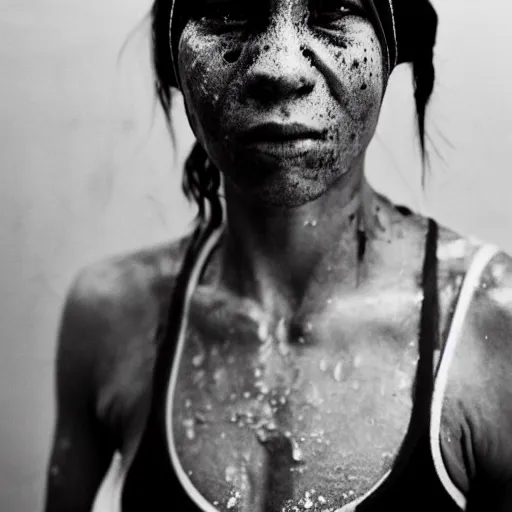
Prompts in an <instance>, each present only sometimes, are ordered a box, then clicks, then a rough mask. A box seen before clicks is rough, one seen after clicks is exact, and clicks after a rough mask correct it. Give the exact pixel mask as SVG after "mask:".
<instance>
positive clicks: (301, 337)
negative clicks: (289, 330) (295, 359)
mask: <svg viewBox="0 0 512 512" xmlns="http://www.w3.org/2000/svg"><path fill="white" fill-rule="evenodd" d="M298 342H299V343H300V344H301V345H304V343H306V340H305V338H304V337H303V336H299V339H298Z"/></svg>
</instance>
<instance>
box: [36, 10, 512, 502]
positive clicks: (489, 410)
mask: <svg viewBox="0 0 512 512" xmlns="http://www.w3.org/2000/svg"><path fill="white" fill-rule="evenodd" d="M228 5H229V6H231V7H230V8H233V5H235V6H236V5H237V4H236V2H235V3H234V4H233V3H231V2H229V3H228ZM313 5H331V4H330V3H329V2H325V3H324V4H320V2H318V4H315V3H314V2H313ZM337 5H338V4H337ZM309 6H310V2H306V1H305V0H296V1H285V0H272V1H270V2H262V3H258V4H257V6H256V7H253V8H254V9H255V11H254V12H252V14H251V18H250V19H251V22H250V23H248V24H242V25H240V23H241V22H244V18H243V16H244V15H245V14H243V13H242V15H241V14H240V12H239V11H237V10H236V9H235V11H234V12H230V17H229V18H228V22H229V23H228V25H229V26H228V27H226V26H225V25H226V22H225V21H224V22H222V23H221V22H220V21H219V20H222V19H223V18H219V16H218V15H217V17H214V16H213V14H212V13H213V12H215V11H214V10H213V11H212V10H209V11H207V12H205V13H202V15H201V16H198V17H197V18H194V19H192V20H190V21H189V22H188V23H187V25H186V26H185V28H184V31H183V35H182V38H181V42H180V49H179V69H180V74H181V76H180V78H181V82H182V84H183V93H184V98H185V104H186V107H187V112H188V116H189V119H190V122H191V126H192V128H193V130H194V132H195V134H196V136H197V138H198V140H199V141H200V142H201V144H202V145H203V146H204V147H205V149H206V150H207V153H208V155H209V157H210V159H211V161H212V162H213V163H214V164H215V165H216V166H217V167H218V168H219V169H221V171H222V173H223V175H224V177H225V195H226V205H227V207H226V214H227V223H226V225H227V227H226V229H225V231H224V233H223V236H222V239H221V243H220V245H219V247H218V248H217V249H216V251H215V253H214V254H213V256H212V258H211V259H210V261H209V263H208V267H207V271H206V272H205V275H204V277H203V280H202V281H201V283H200V285H199V286H198V288H197V289H196V291H195V293H194V294H193V297H192V299H191V308H190V317H189V325H188V330H187V334H186V345H185V352H184V355H183V358H182V360H181V361H180V362H179V363H180V366H179V378H178V384H177V388H176V390H175V401H174V404H175V406H174V409H173V411H172V413H173V428H174V431H175V436H176V446H177V448H178V455H179V457H180V461H181V463H182V465H183V467H184V469H185V471H186V472H187V473H188V474H189V476H190V478H191V480H192V481H193V483H194V484H195V485H196V487H197V488H198V489H199V490H200V492H201V493H202V494H203V495H204V496H205V497H206V498H207V499H209V500H210V501H211V502H212V503H214V502H218V504H219V507H220V508H221V509H225V508H227V507H228V504H229V505H232V507H231V506H230V507H229V509H230V510H235V511H262V512H263V511H265V510H269V511H274V510H282V508H283V507H284V509H285V510H293V507H294V506H300V507H302V508H304V507H306V509H308V508H309V507H308V506H307V505H308V504H309V501H311V500H312V496H313V494H314V495H315V496H317V498H315V500H317V501H318V503H317V501H315V503H317V505H318V506H322V507H324V505H325V507H324V508H325V509H327V510H335V509H337V508H339V507H341V506H343V505H345V504H346V503H349V502H351V501H353V500H354V499H355V498H357V497H358V496H361V495H362V494H364V493H365V492H367V491H368V490H369V489H370V488H371V487H372V486H373V485H374V484H375V483H376V482H377V481H378V480H379V479H380V478H381V477H382V476H383V475H384V474H385V473H386V471H387V470H388V469H389V468H390V465H391V462H392V460H393V458H394V456H395V455H396V454H397V452H398V449H399V446H400V444H401V442H402V440H403V437H404V435H405V432H406V430H407V426H408V423H409V419H410V413H411V407H412V400H411V396H412V387H413V380H414V375H415V368H416V366H415V365H416V360H417V355H418V340H417V328H418V324H419V313H420V305H421V299H422V292H421V288H420V281H421V269H422V264H423V257H424V252H425V247H424V242H425V235H426V221H425V219H422V218H420V217H418V216H414V215H412V216H404V215H403V214H402V213H400V211H399V210H397V209H396V208H395V207H394V206H393V205H392V204H390V203H389V201H387V200H386V199H385V198H383V197H381V196H379V195H378V194H377V193H376V192H374V191H373V190H372V189H371V188H370V187H369V185H368V184H367V183H366V182H365V180H364V177H363V162H364V154H365V151H366V148H367V145H368V143H369V141H370V140H371V138H372V136H373V133H374V130H375V126H376V122H377V118H378V112H379V109H380V104H381V98H382V95H383V92H384V89H385V85H386V81H387V77H385V76H384V75H383V72H382V69H383V59H382V49H381V48H380V47H379V45H378V42H377V37H376V35H375V32H374V29H373V27H372V26H371V24H370V23H369V22H368V21H367V20H366V19H365V17H364V15H363V13H362V12H361V11H360V10H358V7H359V8H360V4H358V2H350V3H347V6H348V7H351V9H349V10H348V11H346V12H345V11H344V10H343V16H340V15H339V13H338V11H337V14H336V16H334V20H335V22H333V13H332V12H331V11H329V16H327V20H328V23H327V21H326V16H325V14H326V13H325V12H323V16H317V15H318V13H316V14H315V16H317V17H315V16H311V13H310V12H309V9H310V7H309ZM217 7H218V6H217ZM338 7H339V5H338ZM352 9H353V10H352ZM242 11H243V10H242ZM312 19H313V21H314V22H312V21H311V20H312ZM233 20H234V21H233ZM319 20H323V21H321V23H320V22H319ZM333 23H334V24H333ZM326 25H328V27H329V28H326ZM356 63H357V65H356ZM363 86H364V87H363ZM268 122H274V123H291V122H294V123H302V124H306V125H308V126H310V127H314V128H315V129H318V130H319V131H320V132H321V133H322V137H321V138H319V139H318V138H317V139H314V140H308V141H306V142H304V141H302V142H301V143H300V144H295V145H294V144H291V145H290V144H289V145H286V144H275V143H274V144H266V145H265V144H261V143H260V144H256V145H252V146H251V145H248V144H246V143H245V142H243V140H244V139H243V137H244V133H245V132H246V130H247V129H248V128H249V127H250V126H253V125H255V124H261V123H268ZM290 148H291V149H290ZM297 148H298V150H297ZM362 230H363V231H364V233H365V240H366V243H365V251H364V252H363V253H362V254H361V251H360V249H361V244H360V232H361V231H362ZM185 245H186V240H182V241H180V242H178V243H176V244H172V245H170V246H164V247H159V248H154V249H151V250H148V251H145V252H143V253H138V254H135V255H129V256H125V257H121V258H118V259H116V260H110V261H107V262H104V263H101V264H98V265H95V266H93V267H92V268H89V269H87V270H86V271H84V272H83V273H82V274H81V276H80V277H79V278H78V279H77V281H76V283H75V284H74V286H73V287H72V290H71V292H70V294H69V298H68V301H67V305H66V308H65V310H64V314H63V319H62V328H61V333H60V342H59V353H58V364H57V390H58V393H57V398H58V404H59V407H58V418H57V425H56V431H55V442H54V447H53V452H52V459H51V462H50V465H49V476H48V492H47V505H46V510H47V511H48V512H61V511H69V510H73V511H75V512H82V511H84V512H85V511H88V510H90V506H91V504H92V500H93V499H94V496H95V494H96V491H97V489H98V486H99V484H100V482H101V479H102V478H103V476H104V474H105V471H106V470H107V468H108V464H109V462H110V460H111V457H112V455H113V453H114V452H115V451H118V452H120V453H121V454H122V456H123V465H124V467H125V468H127V467H129V465H130V462H131V461H132V460H133V457H134V455H135V452H136V450H137V446H138V443H139V440H140V436H141V433H142V429H143V425H144V422H145V419H146V417H147V413H148V410H147V408H148V407H147V406H148V402H149V384H150V381H151V375H152V368H153V364H154V358H155V351H156V348H157V347H156V345H155V330H156V326H157V325H158V323H159V320H161V319H162V318H163V317H164V315H165V314H166V308H167V307H168V300H169V296H170V293H171V291H172V288H173V283H174V280H175V277H176V274H177V272H178V270H179V268H180V262H181V260H182V257H183V251H184V247H185ZM474 251H475V246H474V245H473V244H471V243H469V242H468V241H466V240H464V239H462V238H460V237H458V236H456V235H454V234H452V233H449V232H447V231H445V230H442V232H441V237H440V242H439V251H438V257H439V260H440V262H439V267H440V268H439V290H440V303H441V327H442V332H443V333H444V335H446V331H447V327H448V326H449V320H450V317H451V313H452V310H453V305H454V303H455V298H456V296H457V292H458V290H459V288H460V284H461V281H462V278H463V276H464V275H465V272H466V270H467V267H468V263H469V261H470V260H471V256H472V255H473V254H474ZM511 283H512V263H511V261H510V259H509V258H508V257H507V256H505V255H500V256H499V258H497V259H496V261H494V262H493V264H492V265H491V266H490V269H489V271H488V274H486V276H484V279H483V282H482V286H481V288H480V290H479V292H478V294H477V296H476V298H475V301H474V303H473V305H472V307H471V310H470V312H469V315H468V318H467V323H466V326H465V331H464V333H463V343H461V346H460V348H459V349H458V353H457V356H456V359H455V361H456V363H455V365H454V367H453V369H452V372H451V374H450V382H449V385H448V391H447V400H446V403H445V406H444V410H443V429H442V450H443V455H444V457H445V458H446V460H447V465H448V470H449V472H450V474H451V476H452V478H453V480H454V481H455V482H456V484H457V485H458V486H459V487H460V488H461V489H462V490H463V491H465V492H467V493H469V495H470V496H471V493H472V492H473V490H474V489H476V488H477V487H478V486H480V485H483V483H482V482H484V483H489V482H490V483H491V484H492V487H491V488H492V489H493V496H494V497H495V498H496V503H497V505H496V507H494V508H489V507H486V508H485V510H496V511H499V510H507V506H510V501H508V502H507V497H506V492H507V489H508V483H509V482H510V481H511V479H512V475H511V473H510V468H511V467H512V452H511V450H510V448H509V445H510V443H509V442H508V440H509V437H510V433H511V432H512V413H511V412H510V410H509V405H508V404H510V403H512V396H510V394H511V391H510V390H512V377H511V375H512V372H510V371H509V370H508V369H509V368H511V365H512V351H511V350H510V349H509V346H510V342H509V339H510V327H512V312H511V308H510V296H511V295H512V287H511ZM489 340H492V343H490V342H489ZM340 432H343V435H340ZM148 471H151V468H148ZM482 475H483V476H484V477H485V478H483V477H482ZM312 490H314V491H315V492H314V493H312ZM320 496H321V497H322V499H323V500H325V503H323V502H322V500H320ZM308 500H309V501H308ZM475 500H476V498H475ZM315 506H316V505H315ZM474 510H483V508H478V504H477V506H476V507H475V508H474Z"/></svg>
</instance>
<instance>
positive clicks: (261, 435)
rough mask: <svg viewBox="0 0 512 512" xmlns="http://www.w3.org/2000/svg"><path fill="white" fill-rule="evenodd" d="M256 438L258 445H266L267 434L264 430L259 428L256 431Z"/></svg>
mask: <svg viewBox="0 0 512 512" xmlns="http://www.w3.org/2000/svg"><path fill="white" fill-rule="evenodd" d="M256 437H257V438H258V440H259V441H260V443H266V442H267V441H268V432H267V430H266V429H264V428H259V429H258V430H256Z"/></svg>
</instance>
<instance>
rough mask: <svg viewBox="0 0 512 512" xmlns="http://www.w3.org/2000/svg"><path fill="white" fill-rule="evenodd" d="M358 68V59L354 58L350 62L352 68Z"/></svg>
mask: <svg viewBox="0 0 512 512" xmlns="http://www.w3.org/2000/svg"><path fill="white" fill-rule="evenodd" d="M358 68H359V61H358V60H357V59H356V60H354V62H352V69H358Z"/></svg>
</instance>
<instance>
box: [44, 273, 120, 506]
mask: <svg viewBox="0 0 512 512" xmlns="http://www.w3.org/2000/svg"><path fill="white" fill-rule="evenodd" d="M88 281H89V277H88V276H87V274H84V275H82V276H81V277H80V278H79V279H78V280H77V281H76V282H75V284H74V286H73V287H72V289H71V291H70V293H69V295H68V298H67V301H66V304H65V307H64V312H63V316H62V321H61V327H60V333H59V340H58V351H57V362H56V395H57V419H56V426H55V431H54V439H53V446H52V452H51V459H50V462H49V467H48V475H47V489H46V511H47V512H68V511H70V510H73V511H74V512H82V511H83V512H85V511H87V512H89V511H90V510H91V507H92V504H93V501H94V499H95V496H96V493H97V490H98V488H99V486H100V484H101V482H102V480H103V477H104V475H105V473H106V471H107V469H108V466H109V464H110V461H111V458H112V455H113V452H114V442H113V439H112V438H111V435H110V433H109V432H108V431H107V429H106V428H105V426H104V425H102V424H101V423H100V421H99V419H98V416H97V413H96V394H97V389H96V386H97V371H96V370H97V365H96V364H95V361H97V358H98V356H99V355H100V354H101V347H102V339H103V337H104V336H105V334H106V330H107V329H108V322H106V320H105V318H104V317H103V315H102V314H101V311H100V308H101V304H100V303H99V301H98V299H99V298H98V297H97V296H95V294H94V293H92V290H91V287H90V283H89V282H88Z"/></svg>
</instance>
